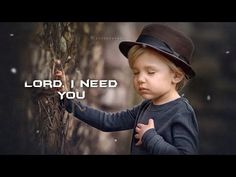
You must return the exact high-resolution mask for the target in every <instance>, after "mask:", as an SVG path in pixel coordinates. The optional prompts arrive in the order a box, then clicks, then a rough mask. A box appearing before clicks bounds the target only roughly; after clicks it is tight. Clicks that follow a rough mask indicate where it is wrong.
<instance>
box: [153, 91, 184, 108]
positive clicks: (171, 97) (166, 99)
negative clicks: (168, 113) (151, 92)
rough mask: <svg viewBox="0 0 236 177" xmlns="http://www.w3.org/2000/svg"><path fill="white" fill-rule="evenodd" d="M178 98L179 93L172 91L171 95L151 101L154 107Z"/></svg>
mask: <svg viewBox="0 0 236 177" xmlns="http://www.w3.org/2000/svg"><path fill="white" fill-rule="evenodd" d="M178 98H180V95H179V93H178V92H177V91H174V92H172V93H168V94H165V95H162V96H160V97H159V98H156V99H153V100H152V103H153V104H155V105H162V104H165V103H168V102H171V101H174V100H176V99H178Z"/></svg>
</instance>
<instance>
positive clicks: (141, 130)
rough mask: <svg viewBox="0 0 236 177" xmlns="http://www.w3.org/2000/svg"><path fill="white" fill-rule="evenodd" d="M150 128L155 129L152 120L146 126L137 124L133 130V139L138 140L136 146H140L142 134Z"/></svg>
mask: <svg viewBox="0 0 236 177" xmlns="http://www.w3.org/2000/svg"><path fill="white" fill-rule="evenodd" d="M151 128H155V127H154V121H153V119H149V120H148V124H147V125H145V124H141V123H139V124H137V126H136V128H135V131H136V134H135V136H134V137H135V138H137V139H139V141H138V142H137V143H136V145H137V146H139V145H141V144H142V141H141V140H142V137H143V134H144V133H145V132H146V131H147V130H149V129H151Z"/></svg>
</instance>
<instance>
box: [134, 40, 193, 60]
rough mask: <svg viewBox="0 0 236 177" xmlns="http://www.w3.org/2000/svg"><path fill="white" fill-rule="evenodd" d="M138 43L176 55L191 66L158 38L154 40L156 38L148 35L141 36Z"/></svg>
mask: <svg viewBox="0 0 236 177" xmlns="http://www.w3.org/2000/svg"><path fill="white" fill-rule="evenodd" d="M136 42H142V43H146V44H149V45H152V46H154V47H156V48H158V49H161V50H163V51H165V52H167V53H170V54H172V55H175V56H176V57H177V58H180V59H181V60H183V61H184V62H186V63H187V64H189V62H188V60H187V59H186V58H185V57H183V56H181V55H180V54H178V53H177V52H175V51H174V50H173V49H172V48H171V47H170V46H169V45H168V44H166V43H165V42H163V41H161V40H159V39H157V38H154V37H152V36H148V35H140V36H139V38H138V39H137V41H136Z"/></svg>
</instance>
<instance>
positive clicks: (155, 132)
mask: <svg viewBox="0 0 236 177" xmlns="http://www.w3.org/2000/svg"><path fill="white" fill-rule="evenodd" d="M119 48H120V51H121V52H122V54H123V55H124V56H125V57H127V58H128V61H129V65H130V68H131V69H132V71H133V83H134V87H135V89H136V91H137V92H138V94H140V95H141V96H142V97H143V98H144V99H145V100H144V101H143V102H141V103H140V104H139V105H136V106H134V107H133V108H132V109H127V110H124V111H121V112H117V113H107V112H103V111H100V110H96V109H93V108H90V107H88V106H85V105H82V104H81V103H80V102H78V101H75V100H69V99H65V100H64V101H63V105H64V106H65V107H66V109H67V111H68V112H72V111H73V114H74V116H75V117H77V118H79V119H80V120H82V121H84V122H86V123H88V124H89V125H91V126H93V127H95V128H98V129H99V130H102V131H107V132H110V131H120V130H128V129H133V130H134V131H133V135H132V142H131V154H168V155H170V154H197V153H198V124H197V120H196V116H195V113H194V110H193V108H192V107H191V106H190V104H189V103H188V101H187V99H186V98H183V97H180V95H179V94H178V91H179V90H180V89H181V88H182V87H183V86H184V85H185V83H186V81H187V79H190V78H192V77H193V76H194V75H195V72H194V71H193V69H192V68H191V66H190V59H191V56H192V53H193V49H194V46H193V43H192V41H191V40H190V39H189V38H187V37H186V36H185V35H183V34H182V33H180V32H178V31H176V30H174V29H172V28H170V27H168V26H165V25H161V24H153V25H148V26H146V27H144V29H143V30H142V32H141V34H140V36H139V37H138V39H137V41H136V42H129V41H124V42H121V43H120V45H119ZM56 75H57V76H59V77H61V76H62V73H61V72H59V71H58V72H57V73H56Z"/></svg>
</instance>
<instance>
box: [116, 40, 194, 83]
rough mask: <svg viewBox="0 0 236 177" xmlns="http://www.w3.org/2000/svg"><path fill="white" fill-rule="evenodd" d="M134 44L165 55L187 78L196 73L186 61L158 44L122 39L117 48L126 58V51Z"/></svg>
mask: <svg viewBox="0 0 236 177" xmlns="http://www.w3.org/2000/svg"><path fill="white" fill-rule="evenodd" d="M134 45H142V46H148V47H150V48H152V49H154V50H156V51H158V52H160V53H161V54H163V55H164V56H166V58H168V59H169V60H171V61H172V62H173V63H174V64H175V65H176V66H178V67H180V68H182V69H183V71H184V72H185V74H186V76H187V78H188V79H191V78H193V77H194V76H195V75H196V74H195V72H194V70H193V69H192V68H191V66H190V65H189V64H188V63H186V62H185V61H183V60H182V59H181V58H178V57H177V56H175V55H173V54H171V53H168V52H166V51H164V50H162V49H161V48H162V47H161V46H159V47H158V46H152V45H150V44H147V43H143V42H132V41H123V42H121V43H120V44H119V49H120V51H121V53H122V54H123V55H124V56H125V57H126V58H128V52H129V50H130V49H131V48H132V47H133V46H134Z"/></svg>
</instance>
